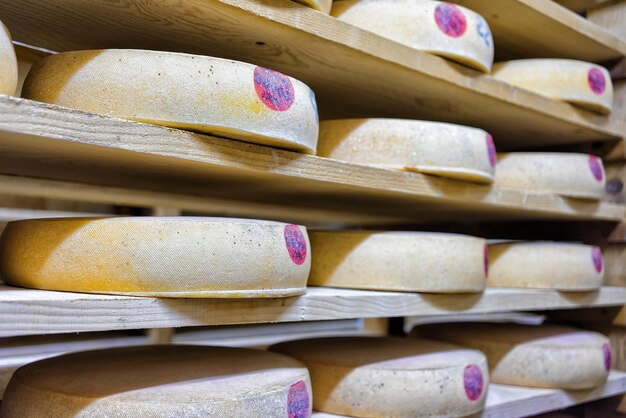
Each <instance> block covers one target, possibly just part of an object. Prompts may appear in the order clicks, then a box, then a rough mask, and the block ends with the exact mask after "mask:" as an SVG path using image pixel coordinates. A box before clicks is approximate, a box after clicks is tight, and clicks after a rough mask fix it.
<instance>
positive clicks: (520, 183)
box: [495, 152, 606, 200]
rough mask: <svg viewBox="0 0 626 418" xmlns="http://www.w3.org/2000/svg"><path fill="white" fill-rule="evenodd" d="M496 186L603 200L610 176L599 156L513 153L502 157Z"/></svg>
mask: <svg viewBox="0 0 626 418" xmlns="http://www.w3.org/2000/svg"><path fill="white" fill-rule="evenodd" d="M495 185H496V186H498V187H506V188H512V189H522V190H528V191H540V192H550V193H556V194H559V195H562V196H566V197H575V198H583V199H594V200H597V199H600V198H602V196H603V195H604V187H605V185H606V175H605V171H604V164H603V163H602V160H601V159H600V158H599V157H596V156H594V155H588V154H577V153H557V152H554V153H549V152H512V153H500V154H498V162H497V164H496V174H495Z"/></svg>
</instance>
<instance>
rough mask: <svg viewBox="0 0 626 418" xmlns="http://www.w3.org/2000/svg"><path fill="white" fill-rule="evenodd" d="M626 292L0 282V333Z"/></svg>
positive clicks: (546, 301) (525, 303)
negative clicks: (263, 289)
mask: <svg viewBox="0 0 626 418" xmlns="http://www.w3.org/2000/svg"><path fill="white" fill-rule="evenodd" d="M624 301H626V289H624V288H609V287H605V288H603V289H601V290H600V291H598V292H590V293H563V292H556V291H549V290H547V291H546V290H531V289H488V290H487V291H485V292H484V293H482V294H473V295H429V294H414V293H396V292H374V291H360V290H344V289H330V288H309V289H308V292H307V294H306V295H304V296H300V297H294V298H286V299H245V300H229V299H157V298H134V297H126V296H106V295H90V294H78V293H66V292H50V291H40V290H29V289H19V288H14V287H8V286H0V316H1V317H2V318H3V321H2V322H0V337H2V336H19V335H34V334H52V333H67V332H85V331H102V330H121V329H140V328H167V327H182V326H199V325H220V324H221V325H226V324H253V323H272V322H295V321H320V320H331V319H349V318H382V317H400V316H426V315H447V314H459V313H482V312H502V311H520V310H538V309H541V310H546V309H566V308H567V309H569V308H581V307H597V306H614V305H621V304H623V303H624Z"/></svg>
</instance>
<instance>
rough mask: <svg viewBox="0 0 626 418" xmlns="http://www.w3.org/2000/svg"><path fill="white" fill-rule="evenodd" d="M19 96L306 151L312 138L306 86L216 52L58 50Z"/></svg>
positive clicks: (314, 118) (314, 121)
mask: <svg viewBox="0 0 626 418" xmlns="http://www.w3.org/2000/svg"><path fill="white" fill-rule="evenodd" d="M22 96H23V97H25V98H28V99H32V100H38V101H40V102H46V103H52V104H56V105H60V106H65V107H69V108H74V109H80V110H83V111H87V112H92V113H98V114H101V115H106V116H113V117H119V118H123V119H130V120H134V121H139V122H146V123H152V124H157V125H164V126H168V127H171V128H181V129H188V130H192V131H197V132H202V133H208V134H215V135H218V136H222V137H226V138H231V139H237V140H242V141H247V142H253V143H258V144H262V145H270V146H275V147H280V148H286V149H291V150H295V151H300V152H304V153H309V154H312V153H314V152H315V147H316V145H317V136H318V129H319V120H318V115H317V104H316V101H315V94H314V93H313V91H312V90H311V89H310V88H309V87H307V86H306V85H305V84H304V83H302V82H300V81H298V80H296V79H294V78H291V77H289V76H286V75H284V74H281V73H279V72H277V71H273V70H270V69H267V68H264V67H259V66H254V65H252V64H247V63H243V62H238V61H230V60H225V59H221V58H214V57H207V56H200V55H190V54H180V53H171V52H157V51H144V50H124V49H107V50H94V51H76V52H64V53H61V54H57V55H52V56H49V57H46V58H44V59H42V60H41V61H39V62H38V63H37V64H35V65H34V66H33V68H32V69H31V72H30V73H29V75H28V77H27V78H26V80H25V82H24V87H23V90H22Z"/></svg>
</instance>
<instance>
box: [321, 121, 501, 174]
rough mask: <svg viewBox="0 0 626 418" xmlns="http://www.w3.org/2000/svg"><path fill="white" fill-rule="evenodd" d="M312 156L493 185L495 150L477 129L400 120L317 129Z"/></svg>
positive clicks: (341, 123)
mask: <svg viewBox="0 0 626 418" xmlns="http://www.w3.org/2000/svg"><path fill="white" fill-rule="evenodd" d="M317 155H319V156H321V157H328V158H334V159H337V160H344V161H349V162H353V163H358V164H366V165H372V166H377V167H383V168H394V169H402V170H408V171H418V172H421V173H427V174H435V175H440V176H444V177H451V178H455V179H459V180H469V181H476V182H482V183H491V182H492V181H493V174H494V167H495V165H496V148H495V146H494V144H493V139H492V138H491V135H489V134H488V133H487V132H485V131H483V130H482V129H475V128H469V127H466V126H459V125H452V124H449V123H438V122H423V121H417V120H401V119H342V120H329V121H324V122H321V123H320V139H319V144H318V148H317Z"/></svg>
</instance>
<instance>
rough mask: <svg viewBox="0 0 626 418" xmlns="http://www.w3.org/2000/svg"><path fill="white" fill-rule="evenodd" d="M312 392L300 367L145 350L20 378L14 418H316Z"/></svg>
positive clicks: (8, 401)
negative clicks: (312, 411)
mask: <svg viewBox="0 0 626 418" xmlns="http://www.w3.org/2000/svg"><path fill="white" fill-rule="evenodd" d="M310 394H311V384H310V380H309V374H308V371H307V369H306V368H305V367H304V365H303V364H302V363H300V362H298V361H296V360H294V359H291V358H288V357H285V356H282V355H279V354H275V353H270V352H266V351H257V350H249V349H241V348H224V347H206V346H203V347H201V346H143V347H126V348H114V349H107V350H96V351H85V352H80V353H73V354H66V355H62V356H59V357H55V358H51V359H46V360H41V361H37V362H35V363H31V364H28V365H26V366H24V367H21V368H20V369H18V370H17V372H15V374H14V375H13V377H12V378H11V381H10V382H9V386H8V387H7V389H6V392H5V395H4V399H3V400H2V406H1V407H0V408H1V409H0V415H1V416H2V417H5V418H11V417H58V418H63V417H113V416H116V417H164V418H165V417H190V418H191V417H198V418H200V417H215V418H226V417H233V418H235V417H236V418H240V417H288V416H289V417H308V416H309V415H310V413H311V404H312V402H311V400H310Z"/></svg>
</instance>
